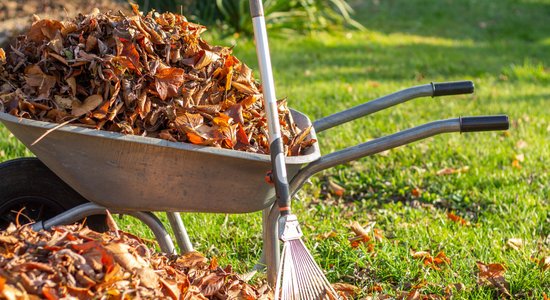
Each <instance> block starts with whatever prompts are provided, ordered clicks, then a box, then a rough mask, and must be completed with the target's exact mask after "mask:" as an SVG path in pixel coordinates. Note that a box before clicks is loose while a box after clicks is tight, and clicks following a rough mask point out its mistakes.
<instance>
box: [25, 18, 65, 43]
mask: <svg viewBox="0 0 550 300" xmlns="http://www.w3.org/2000/svg"><path fill="white" fill-rule="evenodd" d="M63 28H64V26H63V24H62V23H61V22H59V21H57V20H48V19H43V20H38V21H36V22H34V23H33V24H32V25H31V28H30V29H29V32H28V33H27V37H28V38H29V39H31V40H32V41H33V42H36V43H40V42H42V41H43V40H45V39H49V40H51V39H53V38H55V35H56V32H57V31H61V30H62V29H63Z"/></svg>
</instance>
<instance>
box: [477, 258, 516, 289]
mask: <svg viewBox="0 0 550 300" xmlns="http://www.w3.org/2000/svg"><path fill="white" fill-rule="evenodd" d="M476 264H477V268H478V271H479V272H478V280H477V283H478V284H479V285H486V286H491V287H494V288H495V289H496V290H497V291H498V292H499V294H501V295H503V296H505V297H511V295H510V292H509V291H510V284H509V283H508V282H507V281H506V279H505V278H504V273H505V272H506V269H505V268H504V265H502V264H485V263H483V262H480V261H478V262H476Z"/></svg>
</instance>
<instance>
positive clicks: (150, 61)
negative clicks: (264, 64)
mask: <svg viewBox="0 0 550 300" xmlns="http://www.w3.org/2000/svg"><path fill="white" fill-rule="evenodd" d="M205 30H206V28H205V27H203V26H201V25H197V24H193V23H190V22H188V21H187V20H186V18H185V17H184V16H181V15H177V14H173V13H163V14H159V13H154V12H151V13H148V14H147V15H143V14H142V13H141V12H139V11H138V7H137V6H133V15H131V16H128V15H126V14H124V13H122V12H118V13H111V12H108V13H100V12H99V11H98V10H96V11H95V12H93V13H91V14H88V15H79V16H78V17H76V18H75V19H73V20H70V21H63V22H62V21H57V20H51V19H39V18H38V17H37V18H35V21H34V22H33V24H32V26H31V28H30V29H29V31H28V33H27V34H26V35H22V36H20V37H19V38H18V39H17V41H16V43H15V45H13V46H11V49H10V50H9V51H8V52H7V53H6V52H4V50H2V49H0V110H2V111H4V112H7V113H10V114H12V115H14V116H18V117H22V118H30V119H35V120H41V121H47V122H55V123H71V124H73V125H78V126H85V127H90V128H96V129H102V130H109V131H115V132H120V133H124V134H134V135H142V136H149V137H159V138H162V139H166V140H169V141H179V142H188V143H193V144H197V145H208V146H215V147H223V148H228V149H235V150H243V151H249V152H255V153H269V143H268V134H267V125H266V116H265V113H264V107H263V101H262V94H261V86H260V85H259V84H257V83H256V81H255V80H254V78H253V76H252V70H251V69H250V68H248V67H247V66H246V65H245V64H244V63H242V62H240V61H239V60H238V59H237V58H236V57H235V56H233V55H232V54H231V49H230V48H226V47H219V46H211V45H209V44H208V43H206V42H205V41H204V40H203V39H202V38H201V37H200V36H201V34H202V33H203V32H204V31H205ZM2 107H3V109H2ZM279 119H280V123H281V127H282V133H283V140H284V144H285V146H286V149H287V154H288V155H299V154H300V153H302V151H303V150H304V149H305V148H307V147H309V146H310V145H311V144H312V143H314V142H315V141H314V140H312V139H309V138H308V133H309V129H304V130H300V129H299V128H297V126H296V125H295V123H294V121H293V119H292V116H291V114H290V111H289V109H288V107H287V104H286V101H284V100H283V101H280V102H279Z"/></svg>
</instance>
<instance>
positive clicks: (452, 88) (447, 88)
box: [432, 80, 475, 97]
mask: <svg viewBox="0 0 550 300" xmlns="http://www.w3.org/2000/svg"><path fill="white" fill-rule="evenodd" d="M432 87H433V90H434V93H433V97H437V96H447V95H462V94H471V93H473V92H474V88H475V87H474V83H473V82H471V81H469V80H467V81H454V82H442V83H435V82H432Z"/></svg>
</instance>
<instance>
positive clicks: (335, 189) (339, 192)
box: [328, 179, 346, 197]
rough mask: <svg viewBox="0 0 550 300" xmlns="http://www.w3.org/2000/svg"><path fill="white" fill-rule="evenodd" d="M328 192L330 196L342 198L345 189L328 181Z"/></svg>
mask: <svg viewBox="0 0 550 300" xmlns="http://www.w3.org/2000/svg"><path fill="white" fill-rule="evenodd" d="M328 190H329V191H330V193H331V194H333V195H335V196H338V197H342V196H344V193H345V192H346V189H345V188H343V187H341V186H340V185H338V184H336V183H334V182H333V181H332V180H330V179H329V180H328Z"/></svg>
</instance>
